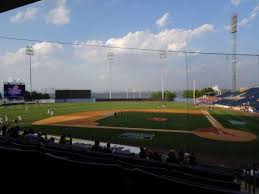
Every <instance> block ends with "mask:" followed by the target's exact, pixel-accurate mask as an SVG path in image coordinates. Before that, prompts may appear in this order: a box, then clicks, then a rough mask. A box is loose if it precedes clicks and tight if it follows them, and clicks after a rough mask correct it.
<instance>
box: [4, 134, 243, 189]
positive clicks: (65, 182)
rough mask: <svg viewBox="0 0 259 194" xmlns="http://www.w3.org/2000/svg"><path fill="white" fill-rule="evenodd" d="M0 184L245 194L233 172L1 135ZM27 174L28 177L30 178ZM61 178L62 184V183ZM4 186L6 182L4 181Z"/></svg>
mask: <svg viewBox="0 0 259 194" xmlns="http://www.w3.org/2000/svg"><path fill="white" fill-rule="evenodd" d="M0 166H1V167H2V168H4V169H5V171H3V170H2V171H1V177H2V178H3V177H4V180H1V185H3V184H4V183H10V180H13V179H15V180H17V181H18V182H19V183H23V184H26V183H28V182H29V183H30V184H35V185H38V186H39V187H40V186H43V185H44V186H45V187H46V186H48V187H49V186H55V187H62V188H63V187H66V186H67V187H73V188H76V189H77V190H79V189H85V190H89V189H94V190H95V191H97V190H103V189H104V190H105V191H107V192H108V191H112V192H116V191H120V193H132V192H137V191H140V190H139V189H141V190H142V189H143V190H145V191H156V190H157V191H161V190H166V189H170V190H171V191H172V193H192V194H196V193H199V194H200V193H201V194H203V193H204V194H208V193H213V194H214V193H215V194H223V193H226V194H234V193H236V194H237V193H240V185H239V184H237V183H235V182H234V178H235V177H234V172H235V171H234V170H233V171H232V170H230V169H228V170H225V169H224V168H213V167H209V166H200V165H196V166H190V165H179V164H170V163H162V162H159V161H151V160H146V159H139V158H136V157H132V156H123V155H119V154H112V153H102V152H94V151H91V150H87V149H84V148H79V147H77V146H73V145H72V146H70V145H59V144H44V143H38V144H28V143H26V142H24V141H23V140H20V139H11V138H6V137H0ZM25 177H26V178H25ZM58 182H59V183H58ZM4 185H5V184H4Z"/></svg>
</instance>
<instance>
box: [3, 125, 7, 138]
mask: <svg viewBox="0 0 259 194" xmlns="http://www.w3.org/2000/svg"><path fill="white" fill-rule="evenodd" d="M6 133H7V127H6V125H3V127H2V136H5V135H6Z"/></svg>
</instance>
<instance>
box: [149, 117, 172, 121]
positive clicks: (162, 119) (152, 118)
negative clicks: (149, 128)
mask: <svg viewBox="0 0 259 194" xmlns="http://www.w3.org/2000/svg"><path fill="white" fill-rule="evenodd" d="M146 120H148V121H156V122H166V121H168V118H163V117H150V118H146Z"/></svg>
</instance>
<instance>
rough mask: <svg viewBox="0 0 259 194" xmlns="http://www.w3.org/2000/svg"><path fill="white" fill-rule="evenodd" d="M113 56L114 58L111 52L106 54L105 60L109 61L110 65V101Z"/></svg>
mask: <svg viewBox="0 0 259 194" xmlns="http://www.w3.org/2000/svg"><path fill="white" fill-rule="evenodd" d="M113 56H114V54H113V53H112V52H108V54H107V60H108V61H109V65H110V75H109V79H110V99H112V60H113Z"/></svg>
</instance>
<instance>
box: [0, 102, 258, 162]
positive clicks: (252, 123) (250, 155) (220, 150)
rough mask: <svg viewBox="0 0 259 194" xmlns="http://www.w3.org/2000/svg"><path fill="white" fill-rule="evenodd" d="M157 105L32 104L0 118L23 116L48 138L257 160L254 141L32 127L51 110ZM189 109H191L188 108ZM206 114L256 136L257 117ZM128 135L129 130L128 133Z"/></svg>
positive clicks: (152, 105) (10, 110)
mask: <svg viewBox="0 0 259 194" xmlns="http://www.w3.org/2000/svg"><path fill="white" fill-rule="evenodd" d="M158 104H159V102H104V103H73V104H71V103H66V104H42V105H39V104H35V105H27V106H28V111H26V110H25V105H17V106H9V107H2V106H0V117H3V116H4V115H7V116H8V117H9V119H14V118H15V117H17V116H18V115H21V116H22V117H23V122H22V123H20V125H21V126H23V127H24V128H33V129H35V130H36V131H42V132H47V133H48V134H52V135H60V134H62V133H66V134H71V135H72V136H73V137H77V138H82V139H90V140H95V139H98V140H101V141H110V142H113V143H121V144H128V145H144V146H147V147H151V148H152V149H158V150H160V149H161V150H169V149H179V148H184V149H190V150H193V151H196V152H197V153H200V154H205V155H208V156H211V157H213V158H223V159H227V160H236V161H246V162H248V161H249V162H251V161H254V160H257V161H259V152H258V150H259V141H258V139H257V140H255V141H252V142H246V143H233V142H222V141H212V140H207V139H204V138H200V137H198V136H195V135H192V134H179V133H162V132H160V133H155V137H154V139H153V140H152V141H145V140H126V139H120V138H118V136H119V135H121V134H122V133H125V132H127V131H119V130H115V129H91V128H75V127H74V128H72V127H53V126H37V127H36V126H32V125H31V124H32V122H34V121H37V120H40V119H44V118H48V117H49V116H48V115H47V110H48V109H53V110H54V113H55V115H64V114H70V113H75V112H84V111H88V110H102V109H103V110H105V109H106V110H107V109H114V110H123V109H130V108H134V109H135V108H139V109H143V108H157V105H158ZM167 107H168V108H173V109H185V108H186V104H185V103H175V102H172V103H167ZM189 109H195V108H194V107H192V106H191V105H189ZM210 113H211V114H212V115H213V116H214V118H216V119H217V120H218V121H220V122H221V123H222V124H223V126H225V127H229V128H234V129H241V130H246V131H251V132H253V133H255V134H256V135H257V136H259V118H258V117H249V116H246V115H243V114H242V113H238V112H230V111H228V110H213V111H210ZM229 120H239V121H244V122H246V124H245V125H242V126H240V125H233V124H231V123H230V122H229ZM131 132H132V131H131Z"/></svg>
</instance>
